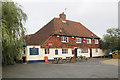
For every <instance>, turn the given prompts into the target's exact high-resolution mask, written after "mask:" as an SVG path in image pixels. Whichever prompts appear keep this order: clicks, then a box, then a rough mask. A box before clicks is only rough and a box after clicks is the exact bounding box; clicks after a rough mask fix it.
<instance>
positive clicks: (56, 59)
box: [52, 57, 63, 64]
mask: <svg viewBox="0 0 120 80" xmlns="http://www.w3.org/2000/svg"><path fill="white" fill-rule="evenodd" d="M52 63H54V64H60V63H63V60H62V57H55V58H54V60H53V61H52Z"/></svg>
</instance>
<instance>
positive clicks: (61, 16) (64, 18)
mask: <svg viewBox="0 0 120 80" xmlns="http://www.w3.org/2000/svg"><path fill="white" fill-rule="evenodd" d="M59 17H60V19H62V20H63V21H66V15H65V14H64V12H62V14H60V15H59Z"/></svg>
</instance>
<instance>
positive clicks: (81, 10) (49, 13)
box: [13, 0, 119, 38]
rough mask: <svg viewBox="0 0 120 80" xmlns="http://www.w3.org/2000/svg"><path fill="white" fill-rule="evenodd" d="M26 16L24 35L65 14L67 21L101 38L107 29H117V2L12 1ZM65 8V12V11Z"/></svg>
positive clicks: (85, 0)
mask: <svg viewBox="0 0 120 80" xmlns="http://www.w3.org/2000/svg"><path fill="white" fill-rule="evenodd" d="M13 1H15V2H17V3H19V4H21V5H22V6H23V8H22V9H23V10H24V12H25V13H26V14H27V15H28V20H27V22H26V24H25V27H26V29H27V33H26V34H33V33H35V32H36V31H38V30H39V29H40V28H42V27H43V26H44V25H46V24H47V23H48V22H49V21H50V20H52V19H53V18H54V17H59V14H60V13H62V12H65V14H66V17H67V19H68V20H71V21H76V22H80V23H81V24H83V25H84V26H85V27H87V28H88V29H89V30H91V31H92V32H94V33H95V34H96V35H98V36H99V37H101V38H102V36H103V34H106V30H107V29H108V28H112V27H114V28H117V27H118V1H119V0H13ZM65 8H67V10H66V11H65Z"/></svg>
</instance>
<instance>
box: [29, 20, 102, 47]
mask: <svg viewBox="0 0 120 80" xmlns="http://www.w3.org/2000/svg"><path fill="white" fill-rule="evenodd" d="M60 30H61V31H60ZM91 34H93V37H92V38H98V39H100V38H99V37H98V36H96V35H95V34H94V33H93V32H91V31H90V30H88V29H87V28H86V27H84V26H83V25H82V24H81V23H79V22H74V21H70V20H66V23H64V22H62V20H61V19H60V18H53V19H52V20H51V21H50V22H48V23H47V24H46V25H45V26H44V27H42V28H41V29H40V30H38V31H37V32H36V33H35V34H33V35H32V36H31V37H30V38H29V39H28V40H27V43H28V45H44V43H46V41H47V40H48V39H49V37H50V36H52V35H65V36H77V37H87V38H91ZM55 42H56V41H55ZM55 42H54V43H55Z"/></svg>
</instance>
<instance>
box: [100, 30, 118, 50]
mask: <svg viewBox="0 0 120 80" xmlns="http://www.w3.org/2000/svg"><path fill="white" fill-rule="evenodd" d="M119 34H120V29H119V28H110V29H107V34H105V35H103V39H102V42H101V48H102V49H107V50H109V51H114V50H120V44H119V43H120V36H119Z"/></svg>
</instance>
